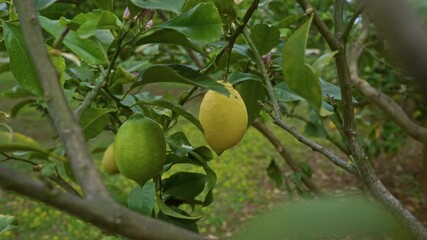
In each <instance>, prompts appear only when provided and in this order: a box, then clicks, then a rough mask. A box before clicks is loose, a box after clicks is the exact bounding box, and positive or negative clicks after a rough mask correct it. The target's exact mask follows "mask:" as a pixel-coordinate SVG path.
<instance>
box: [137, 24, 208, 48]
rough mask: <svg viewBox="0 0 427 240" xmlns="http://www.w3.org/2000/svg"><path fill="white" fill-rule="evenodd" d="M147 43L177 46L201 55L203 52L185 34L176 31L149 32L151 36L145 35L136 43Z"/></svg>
mask: <svg viewBox="0 0 427 240" xmlns="http://www.w3.org/2000/svg"><path fill="white" fill-rule="evenodd" d="M147 43H166V44H176V45H179V46H182V47H185V48H189V49H192V50H194V51H197V52H200V53H202V52H203V51H202V50H201V49H200V47H198V46H197V45H195V44H194V43H193V42H191V41H190V40H189V39H188V38H187V37H186V36H185V35H184V34H182V33H180V32H178V31H176V30H174V29H159V30H157V31H154V32H149V34H146V35H143V36H141V37H139V38H138V39H137V40H136V41H135V44H138V45H143V44H147Z"/></svg>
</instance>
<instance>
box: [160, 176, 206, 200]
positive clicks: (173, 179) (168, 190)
mask: <svg viewBox="0 0 427 240" xmlns="http://www.w3.org/2000/svg"><path fill="white" fill-rule="evenodd" d="M206 181H207V177H206V176H205V175H203V174H200V173H192V172H177V173H175V174H173V175H172V176H170V177H169V178H168V179H166V183H165V185H164V187H163V193H164V194H169V195H172V196H173V197H174V198H177V199H181V200H186V199H193V198H195V197H196V196H197V195H199V194H200V193H201V192H202V191H203V189H204V188H205V185H206Z"/></svg>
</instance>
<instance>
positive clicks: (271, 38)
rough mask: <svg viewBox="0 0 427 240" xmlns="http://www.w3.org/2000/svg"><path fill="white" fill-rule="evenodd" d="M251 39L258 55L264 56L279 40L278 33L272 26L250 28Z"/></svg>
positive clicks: (263, 25) (264, 25)
mask: <svg viewBox="0 0 427 240" xmlns="http://www.w3.org/2000/svg"><path fill="white" fill-rule="evenodd" d="M251 38H252V40H253V41H254V44H255V46H256V48H257V49H258V52H259V54H260V55H264V54H266V53H268V52H269V51H270V50H271V49H272V48H274V47H275V46H277V44H278V43H279V38H280V31H279V30H278V29H277V28H276V27H274V26H268V25H267V24H257V25H255V26H254V27H253V28H252V31H251Z"/></svg>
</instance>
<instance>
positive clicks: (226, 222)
mask: <svg viewBox="0 0 427 240" xmlns="http://www.w3.org/2000/svg"><path fill="white" fill-rule="evenodd" d="M0 86H1V91H3V90H5V89H8V88H10V87H12V86H13V83H12V82H11V81H10V80H9V76H8V75H4V74H3V75H1V76H0ZM171 90H172V91H171ZM176 91H180V89H179V87H177V86H175V85H173V86H168V85H162V86H161V87H159V86H158V85H156V86H152V87H151V92H152V93H153V94H161V93H162V94H163V93H167V92H170V94H171V95H174V94H175V93H176ZM19 101H21V100H10V99H4V98H0V111H4V112H8V113H10V112H11V109H12V107H13V106H14V105H15V104H17V103H18V102H19ZM199 102H200V98H199V99H195V100H193V101H192V102H190V104H189V105H188V106H186V107H187V108H188V109H189V110H191V111H192V112H193V113H195V115H196V114H197V113H196V111H197V107H198V104H199ZM196 116H197V115H196ZM289 121H290V122H291V123H292V124H293V125H296V126H299V125H301V124H299V123H298V122H297V121H296V120H295V121H294V120H289ZM7 124H9V125H11V126H12V127H13V128H14V130H15V131H17V132H21V133H24V134H26V135H29V136H31V137H33V138H35V139H36V140H38V141H39V142H41V143H43V144H46V145H47V146H52V144H54V140H53V139H52V138H53V137H54V136H55V134H54V129H53V127H51V126H52V125H51V124H50V123H49V122H48V121H47V120H46V118H44V117H43V116H42V114H41V113H40V112H38V111H36V110H35V109H32V108H28V107H25V108H24V109H23V110H22V111H21V112H20V113H19V114H18V115H17V117H16V118H12V119H9V120H8V121H7ZM268 125H269V126H270V127H272V129H273V130H274V132H275V133H276V134H277V135H278V136H279V137H280V139H281V141H282V144H283V145H284V146H286V148H287V149H288V151H289V152H291V154H292V156H293V157H294V159H295V160H297V161H302V162H305V163H307V164H308V165H310V167H311V168H312V170H313V176H312V180H313V182H315V183H316V184H317V185H318V186H319V187H320V188H321V189H322V190H324V191H325V192H328V193H331V194H336V195H342V194H345V193H347V192H352V191H357V190H358V183H357V182H356V181H355V178H353V177H352V176H350V175H349V174H347V173H346V172H345V171H343V170H341V169H338V168H337V167H336V166H334V165H333V164H332V163H331V162H329V161H328V160H327V159H326V158H324V157H323V156H321V155H320V154H318V153H316V152H313V151H312V150H311V149H310V148H308V147H306V146H304V145H302V144H301V143H299V142H298V141H297V140H296V139H294V138H293V137H292V136H290V135H289V134H287V133H285V132H283V131H282V130H281V129H279V128H276V127H275V126H273V125H272V123H268ZM178 126H179V127H178V128H177V129H176V130H175V128H174V131H184V132H185V134H186V135H187V137H188V139H189V140H190V142H191V143H192V144H193V145H195V146H199V145H204V144H205V143H204V141H203V136H202V134H201V133H200V132H199V131H198V130H197V128H195V127H194V126H193V125H191V124H189V123H188V122H186V120H184V119H181V118H180V120H179V122H178ZM112 139H113V135H112V134H102V135H100V136H98V137H97V138H95V139H93V140H90V141H89V147H90V149H91V150H96V149H98V148H100V147H101V148H102V147H106V146H108V144H110V143H111V141H112ZM315 140H316V141H321V143H322V144H325V145H328V146H330V144H328V143H327V142H324V140H320V139H315ZM330 147H332V146H330ZM95 152H96V151H95ZM420 156H422V154H421V147H420V146H419V145H418V144H417V143H415V142H413V141H408V143H407V144H406V145H405V146H403V147H401V149H400V151H399V152H398V154H396V155H395V156H387V155H386V154H382V155H381V156H380V157H379V158H378V159H375V160H374V161H373V162H374V164H375V166H376V170H377V172H378V175H379V177H380V178H381V180H382V181H383V182H384V183H385V184H386V185H387V187H388V188H389V189H390V190H391V191H392V192H393V194H395V195H396V196H397V197H398V198H399V199H400V200H401V201H402V202H403V203H404V204H405V206H406V207H407V208H408V209H409V210H410V211H411V212H413V213H414V214H415V215H416V216H417V217H418V218H419V219H421V221H422V222H423V223H424V224H425V225H427V202H426V200H425V198H423V196H422V194H420V193H419V192H418V181H419V180H418V179H419V177H420V176H419V171H420V170H421V157H420ZM93 158H94V160H95V162H96V164H97V166H100V161H101V158H102V153H100V152H98V153H95V154H94V155H93ZM272 159H275V161H276V162H277V163H279V165H280V167H281V168H282V169H283V171H284V172H285V174H286V176H290V175H292V172H291V171H290V169H289V167H288V166H286V165H285V164H284V161H283V159H281V157H280V156H279V155H278V153H277V152H276V151H275V149H274V148H273V146H272V145H271V144H270V143H269V142H268V141H267V139H265V138H264V137H263V136H262V135H261V134H260V133H259V132H258V131H257V130H256V129H254V128H252V127H250V128H249V129H248V131H247V133H246V135H245V137H244V138H243V140H242V141H241V143H240V144H238V145H237V146H236V147H234V148H232V149H230V150H228V151H226V152H224V153H223V154H222V155H221V156H220V157H218V156H215V159H214V160H212V161H211V162H210V165H211V167H212V168H213V169H214V170H215V171H216V173H217V177H218V183H217V186H216V188H215V191H214V202H213V203H212V205H210V206H209V207H206V208H203V209H196V210H195V212H194V213H193V214H194V215H201V216H203V217H202V219H201V220H200V221H199V230H200V232H201V234H203V235H211V236H215V237H217V238H219V239H228V238H232V236H234V235H235V234H236V233H237V232H238V231H239V230H241V229H242V227H243V226H244V225H245V223H247V222H248V220H250V219H251V218H253V217H254V216H256V215H257V214H260V213H262V212H265V211H267V210H268V209H269V208H271V207H272V206H274V205H275V204H277V203H279V202H283V201H290V200H293V199H298V198H299V197H298V195H297V193H296V191H292V192H289V191H288V190H287V189H286V188H285V187H284V186H283V187H281V188H276V187H275V185H274V182H273V181H272V180H271V179H270V178H269V177H268V175H267V171H266V168H267V166H268V165H269V163H270V161H271V160H272ZM7 164H13V165H14V166H19V168H20V169H21V170H22V171H26V172H31V171H32V167H31V166H30V165H25V164H22V163H15V162H8V163H7ZM174 168H176V169H175V170H178V169H180V170H183V169H185V170H187V171H200V169H195V168H187V167H186V166H182V167H174ZM100 171H101V173H102V176H103V178H104V179H105V182H106V184H107V185H109V186H111V185H113V186H116V187H118V188H122V189H124V190H125V192H129V191H130V190H131V189H132V187H134V186H135V183H133V182H132V181H130V180H127V179H125V178H124V177H122V176H120V175H119V176H112V177H110V176H107V175H106V174H105V172H103V171H102V170H100ZM169 174H170V173H169ZM0 213H1V214H10V215H14V216H16V217H17V218H18V219H19V227H18V228H17V229H15V230H12V231H8V232H6V233H4V234H2V235H0V239H2V240H3V239H61V240H62V239H83V240H84V239H101V238H102V237H103V236H105V235H104V234H103V233H102V232H101V231H100V230H99V229H97V228H95V227H93V226H91V225H89V224H86V223H85V222H82V221H80V220H77V219H76V218H74V217H72V216H69V215H67V214H65V213H62V212H60V211H58V210H55V209H53V208H51V207H48V206H46V205H44V204H41V203H39V202H35V201H32V200H29V199H27V198H24V197H21V196H18V195H16V194H12V193H8V192H4V191H1V190H0Z"/></svg>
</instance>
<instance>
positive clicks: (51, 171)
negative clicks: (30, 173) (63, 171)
mask: <svg viewBox="0 0 427 240" xmlns="http://www.w3.org/2000/svg"><path fill="white" fill-rule="evenodd" d="M40 172H41V174H43V175H44V176H46V177H52V176H55V175H56V162H52V163H48V164H47V165H44V166H43V168H42V170H41V171H40Z"/></svg>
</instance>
